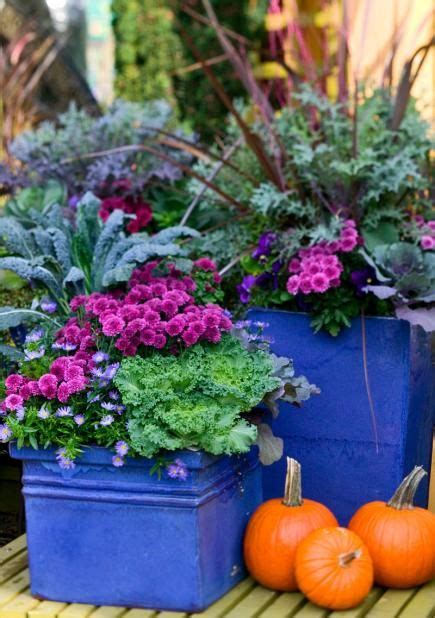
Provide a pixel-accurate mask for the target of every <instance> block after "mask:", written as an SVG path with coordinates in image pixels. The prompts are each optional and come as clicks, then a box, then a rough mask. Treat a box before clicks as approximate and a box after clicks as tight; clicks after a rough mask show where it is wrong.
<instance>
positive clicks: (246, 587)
mask: <svg viewBox="0 0 435 618" xmlns="http://www.w3.org/2000/svg"><path fill="white" fill-rule="evenodd" d="M254 587H255V582H254V580H253V579H251V578H250V577H248V578H246V579H245V580H243V581H242V582H240V584H237V586H235V587H234V588H233V589H232V590H230V591H229V593H228V594H226V595H225V596H224V597H222V598H221V599H219V601H216V603H213V605H211V606H210V607H209V608H208V609H206V610H205V612H201V613H200V614H191V615H192V616H198V617H199V616H202V617H203V618H220V616H225V615H226V613H227V612H229V611H230V610H231V609H232V608H233V607H235V606H236V605H237V604H238V603H239V602H240V601H241V599H243V598H244V597H245V596H246V595H247V594H248V593H249V592H250V591H251V590H252V589H253V588H254Z"/></svg>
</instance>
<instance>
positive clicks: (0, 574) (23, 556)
mask: <svg viewBox="0 0 435 618" xmlns="http://www.w3.org/2000/svg"><path fill="white" fill-rule="evenodd" d="M26 566H27V552H26V551H22V552H21V553H20V554H17V555H15V556H14V557H13V558H11V559H10V560H8V561H7V562H5V563H3V564H2V565H1V566H0V584H2V583H3V582H5V581H6V580H8V579H10V578H11V577H13V576H14V575H16V574H17V573H19V572H20V571H22V570H23V569H25V568H26Z"/></svg>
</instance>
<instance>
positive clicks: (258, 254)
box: [251, 232, 276, 262]
mask: <svg viewBox="0 0 435 618" xmlns="http://www.w3.org/2000/svg"><path fill="white" fill-rule="evenodd" d="M275 240H276V234H275V233H274V232H265V233H264V234H262V235H261V236H260V238H259V239H258V245H257V247H256V248H255V249H254V251H253V252H252V253H251V257H252V258H253V259H254V260H259V261H260V262H263V261H266V258H267V257H268V256H269V255H270V252H271V250H272V245H273V243H274V242H275Z"/></svg>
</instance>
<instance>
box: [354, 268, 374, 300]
mask: <svg viewBox="0 0 435 618" xmlns="http://www.w3.org/2000/svg"><path fill="white" fill-rule="evenodd" d="M350 280H351V281H352V283H353V285H354V286H355V288H356V294H357V296H363V295H364V292H363V289H364V288H365V287H366V286H367V285H372V284H373V283H377V279H376V273H375V270H374V268H372V267H371V266H366V267H365V268H363V269H361V270H354V271H353V272H351V273H350Z"/></svg>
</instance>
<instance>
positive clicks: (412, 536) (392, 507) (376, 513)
mask: <svg viewBox="0 0 435 618" xmlns="http://www.w3.org/2000/svg"><path fill="white" fill-rule="evenodd" d="M425 475H426V472H425V471H424V470H423V468H422V467H421V466H416V467H415V468H414V470H412V472H411V473H410V474H408V476H407V477H406V478H405V479H404V480H403V481H402V483H401V484H400V486H399V487H398V489H397V490H396V492H395V494H394V496H393V497H392V498H391V500H390V501H389V502H388V503H385V502H378V501H376V502H369V503H368V504H365V505H364V506H362V507H361V508H360V509H359V510H358V511H357V512H356V513H355V515H354V516H353V517H352V519H351V521H350V523H349V528H350V529H351V530H353V531H354V532H356V534H358V535H359V536H360V537H361V538H362V540H363V541H364V543H365V544H366V545H367V547H368V549H369V552H370V555H371V557H372V559H373V565H374V569H375V581H376V583H377V584H379V585H381V586H386V587H388V588H413V587H414V586H420V585H421V584H424V583H425V582H427V581H429V580H431V579H432V578H433V577H435V515H433V514H432V513H429V511H427V510H426V509H421V508H419V507H415V506H414V505H413V499H414V495H415V492H416V491H417V488H418V485H419V483H420V482H421V480H422V478H423V477H424V476H425Z"/></svg>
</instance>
